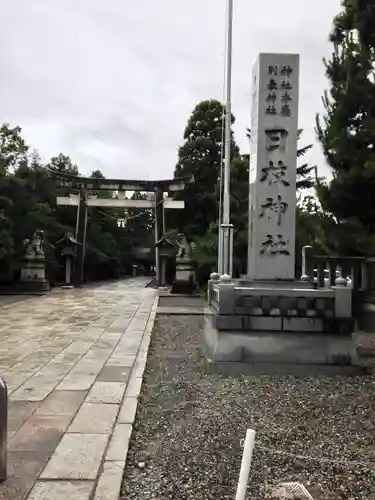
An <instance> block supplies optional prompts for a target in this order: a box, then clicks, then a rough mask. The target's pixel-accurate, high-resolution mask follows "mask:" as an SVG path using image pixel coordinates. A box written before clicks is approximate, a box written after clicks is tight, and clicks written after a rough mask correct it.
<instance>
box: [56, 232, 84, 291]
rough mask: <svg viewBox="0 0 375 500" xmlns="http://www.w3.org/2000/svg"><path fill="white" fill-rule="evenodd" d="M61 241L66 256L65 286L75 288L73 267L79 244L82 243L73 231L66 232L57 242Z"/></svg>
mask: <svg viewBox="0 0 375 500" xmlns="http://www.w3.org/2000/svg"><path fill="white" fill-rule="evenodd" d="M59 243H60V244H61V245H62V249H61V255H63V256H64V257H65V284H64V285H63V288H73V285H72V284H71V275H72V267H73V261H74V257H75V255H76V250H77V245H80V243H79V242H78V241H77V240H76V239H75V238H74V236H73V234H72V233H65V235H64V237H63V238H62V239H61V240H59V241H58V242H57V244H59Z"/></svg>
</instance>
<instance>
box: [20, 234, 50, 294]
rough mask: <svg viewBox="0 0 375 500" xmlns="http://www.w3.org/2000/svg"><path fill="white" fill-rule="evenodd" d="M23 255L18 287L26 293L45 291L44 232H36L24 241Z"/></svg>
mask: <svg viewBox="0 0 375 500" xmlns="http://www.w3.org/2000/svg"><path fill="white" fill-rule="evenodd" d="M24 245H25V255H24V258H23V266H22V269H21V280H20V287H21V288H22V289H24V290H27V291H33V290H35V291H47V290H49V288H50V284H49V282H48V281H47V279H46V256H45V254H44V249H43V245H44V231H41V230H37V231H35V233H34V234H33V237H32V238H31V240H30V239H26V240H25V241H24Z"/></svg>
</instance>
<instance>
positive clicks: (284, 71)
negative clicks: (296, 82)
mask: <svg viewBox="0 0 375 500" xmlns="http://www.w3.org/2000/svg"><path fill="white" fill-rule="evenodd" d="M292 73H293V68H292V67H291V66H290V65H289V64H283V65H282V66H281V69H280V75H282V76H287V77H289V76H290V75H291V74H292Z"/></svg>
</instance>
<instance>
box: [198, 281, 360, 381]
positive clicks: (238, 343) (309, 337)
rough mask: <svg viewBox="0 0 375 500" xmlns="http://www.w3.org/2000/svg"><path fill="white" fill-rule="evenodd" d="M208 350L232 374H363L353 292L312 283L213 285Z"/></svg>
mask: <svg viewBox="0 0 375 500" xmlns="http://www.w3.org/2000/svg"><path fill="white" fill-rule="evenodd" d="M208 299H209V307H208V309H207V311H206V314H205V329H204V348H205V355H206V357H207V360H208V366H209V368H210V369H211V370H213V371H218V372H222V373H226V374H234V375H236V374H241V373H242V374H246V373H247V374H270V375H271V374H272V375H275V374H295V375H313V374H314V375H316V374H322V375H331V374H332V375H334V374H343V373H345V374H354V373H359V372H363V368H362V367H361V366H360V364H359V359H358V356H357V350H356V346H355V342H354V339H353V332H354V327H355V320H354V318H352V317H351V290H350V289H348V288H346V287H342V286H337V287H332V288H331V289H316V288H313V285H311V284H310V283H304V282H289V283H285V282H284V283H274V284H272V283H268V284H267V283H265V282H263V283H262V282H259V283H251V282H250V283H248V284H247V285H246V284H245V282H244V281H229V282H228V281H224V282H221V281H215V280H210V281H209V286H208Z"/></svg>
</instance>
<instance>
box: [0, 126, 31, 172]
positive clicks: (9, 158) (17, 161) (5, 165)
mask: <svg viewBox="0 0 375 500" xmlns="http://www.w3.org/2000/svg"><path fill="white" fill-rule="evenodd" d="M21 131H22V130H21V128H20V127H13V128H12V127H11V126H10V125H9V124H7V123H4V124H3V125H1V127H0V175H5V174H6V173H8V172H9V170H12V169H15V168H17V167H19V166H20V165H21V164H22V163H25V162H26V161H27V152H28V149H29V147H28V146H27V145H26V143H25V141H24V139H23V138H22V136H21Z"/></svg>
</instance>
